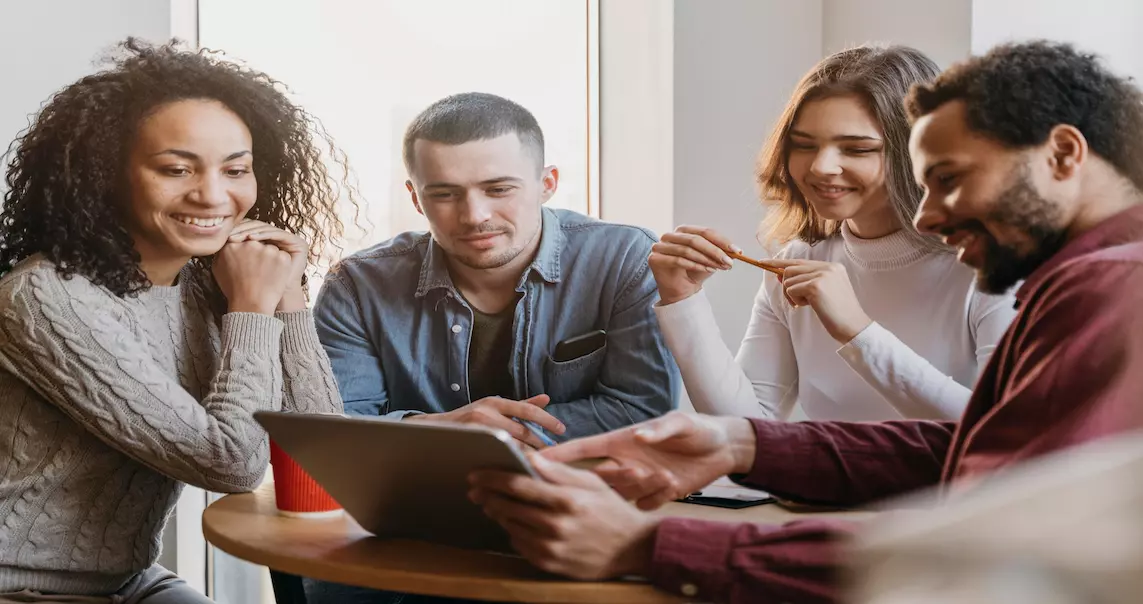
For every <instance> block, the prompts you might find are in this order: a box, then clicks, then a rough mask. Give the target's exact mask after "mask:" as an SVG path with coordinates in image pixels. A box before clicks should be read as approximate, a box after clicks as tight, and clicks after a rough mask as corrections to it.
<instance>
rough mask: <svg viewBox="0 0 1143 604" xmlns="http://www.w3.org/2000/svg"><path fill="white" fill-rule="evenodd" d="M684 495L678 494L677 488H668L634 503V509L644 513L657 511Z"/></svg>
mask: <svg viewBox="0 0 1143 604" xmlns="http://www.w3.org/2000/svg"><path fill="white" fill-rule="evenodd" d="M684 495H685V493H680V492H679V491H678V489H677V487H668V488H665V489H660V490H658V491H655V492H653V493H651V494H650V495H647V496H645V497H641V498H639V499H638V500H637V501H635V507H637V508H639V509H641V510H644V511H651V510H657V509H659V508H661V507H663V506H664V505H667V504H668V503H670V502H672V501H675V500H676V499H679V498H681V497H683V496H684Z"/></svg>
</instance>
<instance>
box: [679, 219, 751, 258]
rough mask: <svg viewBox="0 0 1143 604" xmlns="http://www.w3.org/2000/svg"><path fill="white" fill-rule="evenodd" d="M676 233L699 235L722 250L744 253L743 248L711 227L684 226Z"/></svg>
mask: <svg viewBox="0 0 1143 604" xmlns="http://www.w3.org/2000/svg"><path fill="white" fill-rule="evenodd" d="M675 231H676V232H679V233H687V234H691V235H698V236H700V237H702V238H703V239H706V240H707V241H709V242H711V243H713V244H714V245H715V246H716V247H718V248H719V249H721V250H729V251H732V252H738V253H739V254H741V253H742V248H740V247H738V246H737V245H734V243H733V242H732V241H730V239H729V238H728V237H726V236H725V235H723V234H722V233H719V232H718V231H716V230H714V229H712V228H710V227H701V226H690V225H685V224H684V225H683V226H680V227H679V228H677V229H675Z"/></svg>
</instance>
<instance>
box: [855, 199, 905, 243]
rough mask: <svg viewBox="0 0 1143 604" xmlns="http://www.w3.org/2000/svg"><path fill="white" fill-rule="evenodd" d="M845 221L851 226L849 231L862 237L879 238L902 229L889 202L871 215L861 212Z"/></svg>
mask: <svg viewBox="0 0 1143 604" xmlns="http://www.w3.org/2000/svg"><path fill="white" fill-rule="evenodd" d="M845 223H846V226H848V227H849V232H850V233H853V234H854V235H855V236H856V237H859V238H861V239H879V238H881V237H885V236H887V235H892V234H893V233H896V232H897V231H899V230H901V225H900V223H898V222H897V217H896V216H895V215H894V214H893V208H891V207H889V204H888V203H887V204H885V206H884V207H881V208H878V209H877V210H875V211H873V212H871V213H869V215H860V214H859V215H857V216H854V217H853V218H847V219H846V221H845Z"/></svg>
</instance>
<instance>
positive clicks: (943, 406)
mask: <svg viewBox="0 0 1143 604" xmlns="http://www.w3.org/2000/svg"><path fill="white" fill-rule="evenodd" d="M837 353H838V355H840V356H841V358H842V359H844V360H845V362H846V363H847V364H848V365H849V366H850V367H851V368H852V369H853V370H854V372H856V373H857V374H858V375H859V376H861V378H862V379H863V380H865V382H866V383H868V384H869V385H870V386H872V387H873V388H874V389H875V390H877V392H878V393H879V394H881V396H882V397H884V398H885V400H887V401H889V403H890V404H891V405H893V407H894V408H896V409H897V411H898V412H899V413H901V415H902V416H904V417H907V418H910V419H934V420H955V419H959V418H960V416H961V414H962V413H963V412H964V408H965V406H967V405H968V399H969V397H971V396H972V391H971V390H970V389H969V388H967V387H966V386H964V385H962V384H959V383H957V381H956V380H954V379H953V378H952V377H950V376H948V375H945V374H944V373H942V372H941V371H940V370H939V369H937V368H936V367H933V365H932V364H931V363H929V361H928V360H926V359H925V358H923V357H921V355H919V354H917V353H916V352H914V351H913V350H912V349H911V348H909V347H908V346H907V345H906V344H905V343H904V342H902V341H901V340H900V339H898V338H897V336H895V335H893V334H892V333H891V332H890V331H889V330H887V329H885V328H884V327H882V326H881V325H880V324H878V323H873V324H871V325H869V327H867V328H866V329H865V330H864V331H862V332H861V333H859V334H857V336H856V337H854V338H853V339H852V340H850V341H849V342H848V343H846V344H845V345H844V346H842V347H841V348H839V349H838V351H837Z"/></svg>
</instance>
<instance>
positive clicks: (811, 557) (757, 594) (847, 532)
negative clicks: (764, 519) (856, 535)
mask: <svg viewBox="0 0 1143 604" xmlns="http://www.w3.org/2000/svg"><path fill="white" fill-rule="evenodd" d="M854 526H855V525H854V524H853V523H849V522H844V521H838V520H805V521H799V522H791V523H788V524H785V525H781V526H778V525H772V526H767V525H755V524H747V523H742V524H729V523H719V522H710V521H703V520H692V519H683V518H667V519H664V520H663V521H662V522H660V523H659V526H658V528H657V529H656V534H655V545H654V550H653V553H652V558H651V561H650V565H649V568H648V572H647V575H648V577H649V578H650V579H651V581H652V583H654V584H655V585H656V586H657V587H659V588H660V589H663V590H666V591H669V592H671V593H673V594H678V595H683V596H686V597H687V598H689V599H691V600H697V601H710V602H731V603H740V602H741V603H746V602H751V603H753V602H836V601H837V600H838V597H839V594H838V583H839V573H838V569H839V567H840V564H841V551H842V545H843V544H844V543H845V542H846V541H847V540H848V539H849V538H850V536H851V534H852V530H853V528H854Z"/></svg>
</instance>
